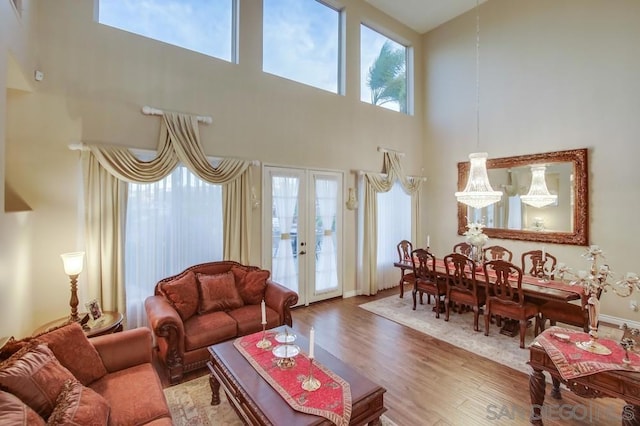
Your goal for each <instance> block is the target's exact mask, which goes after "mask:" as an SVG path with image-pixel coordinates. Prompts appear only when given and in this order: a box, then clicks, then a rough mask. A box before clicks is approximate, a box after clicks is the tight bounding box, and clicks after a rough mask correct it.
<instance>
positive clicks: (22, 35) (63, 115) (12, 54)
mask: <svg viewBox="0 0 640 426" xmlns="http://www.w3.org/2000/svg"><path fill="white" fill-rule="evenodd" d="M93 3H94V2H93V1H90V0H86V1H72V0H61V1H56V2H49V1H26V0H23V1H22V2H21V4H22V10H23V11H22V17H21V18H20V19H18V18H17V16H16V13H15V10H14V9H13V6H12V2H11V0H6V1H2V2H1V3H0V35H1V37H0V49H2V52H3V54H2V55H0V80H2V81H5V82H7V83H6V93H7V96H6V97H2V99H1V100H0V128H2V129H3V131H2V132H1V134H0V176H2V177H0V183H2V185H0V187H1V188H2V191H5V192H6V191H7V189H6V188H7V187H8V188H11V192H13V193H16V194H17V195H18V196H19V197H20V198H21V199H22V200H24V202H25V204H27V205H28V206H29V208H30V209H24V211H17V212H8V211H6V205H5V209H3V210H2V211H3V213H1V214H0V235H2V237H1V242H0V271H2V274H0V276H1V277H2V278H0V295H1V297H0V300H1V302H0V305H1V307H2V309H1V310H0V311H1V313H0V318H1V321H0V336H11V335H17V336H22V335H28V334H30V333H31V332H32V331H33V330H34V329H36V328H37V327H38V326H39V325H41V324H43V323H45V322H48V321H50V320H52V319H54V318H58V317H61V316H64V315H66V314H67V313H68V302H69V293H68V284H69V282H68V277H67V276H66V275H65V274H64V271H63V269H62V267H61V262H60V258H59V255H60V253H64V252H69V251H74V250H82V249H83V245H84V235H83V231H82V230H83V227H84V220H85V219H84V217H83V215H82V214H81V212H80V210H79V208H78V206H79V205H81V199H80V194H81V189H80V188H81V180H80V176H81V173H80V171H79V164H80V163H79V154H78V152H76V151H71V150H69V148H68V145H69V144H70V143H75V142H80V141H82V142H92V143H106V144H115V145H122V146H128V147H134V148H139V149H154V148H155V146H156V145H155V144H156V140H157V133H158V129H159V126H160V122H159V120H158V119H157V117H149V116H146V115H144V114H142V113H141V112H140V109H141V108H142V107H143V106H145V105H151V106H154V107H159V108H164V109H166V110H173V111H187V112H190V113H194V114H202V115H208V116H212V117H213V124H211V125H201V126H200V135H201V140H202V144H203V147H204V150H205V152H207V153H208V154H211V155H216V156H221V157H233V158H243V159H247V160H259V161H260V162H262V163H267V164H279V165H287V166H291V167H301V168H327V169H331V170H338V171H342V172H343V173H344V174H345V180H344V182H345V185H344V186H345V188H348V187H353V186H355V179H356V177H355V176H354V174H353V173H352V171H353V170H373V171H375V170H380V166H381V163H382V158H381V154H380V152H378V151H377V147H379V146H383V147H388V148H392V149H395V150H398V151H401V152H404V153H405V156H404V157H403V159H402V161H403V166H404V168H405V170H407V172H408V173H409V174H412V175H424V176H426V177H427V178H428V181H427V182H426V185H425V186H424V189H423V193H422V194H421V197H422V199H423V200H424V201H423V209H422V211H421V215H420V218H419V221H418V223H417V224H416V228H417V230H416V231H415V232H416V238H417V239H418V241H421V240H423V239H424V235H426V234H427V233H428V234H429V235H430V240H431V244H430V245H431V247H432V249H433V250H434V251H435V252H436V253H442V254H444V253H445V252H446V251H448V250H450V248H451V247H452V246H453V245H454V244H455V243H457V242H459V241H460V240H462V237H461V236H460V235H458V234H457V231H456V230H457V221H456V220H455V218H456V212H457V203H456V200H455V198H454V196H453V193H454V192H455V191H456V190H457V168H456V164H457V163H458V162H460V161H466V160H467V156H468V154H469V153H470V152H475V151H487V152H488V153H489V155H490V158H500V157H507V156H513V155H524V154H533V153H543V152H551V151H559V150H565V149H578V148H588V149H589V178H590V182H589V183H590V185H589V200H590V201H589V240H590V241H589V243H592V244H599V245H600V246H601V247H603V249H604V250H605V252H606V256H607V259H609V260H610V262H611V264H612V266H613V267H614V268H615V270H616V271H617V272H620V273H622V272H624V271H634V270H636V271H637V270H638V267H637V263H636V262H635V260H636V256H635V249H634V238H633V237H634V231H633V229H634V228H633V227H632V226H631V225H632V224H633V223H634V222H633V221H632V220H633V215H634V212H635V211H637V210H638V208H639V207H640V199H639V197H637V182H638V177H637V171H636V170H637V168H636V164H635V162H636V161H635V159H636V158H637V157H638V155H640V147H639V146H638V144H637V143H636V140H635V139H636V138H635V136H636V135H637V134H638V132H637V131H638V130H640V129H639V128H638V127H639V126H640V125H639V124H638V120H637V116H638V112H639V111H638V109H639V108H640V107H639V104H638V102H637V99H638V98H639V96H638V95H640V83H639V82H638V79H637V75H638V74H639V73H638V71H640V59H639V56H638V54H637V47H636V43H634V42H632V41H634V40H638V39H639V36H640V30H639V29H638V28H637V25H636V18H637V17H638V16H639V15H640V5H639V4H638V3H637V2H636V1H634V0H616V1H615V2H610V1H604V0H586V1H584V0H564V1H562V2H558V1H555V0H543V1H540V0H538V1H530V2H523V1H518V2H513V1H510V0H490V1H488V2H484V3H482V4H481V6H480V16H481V49H480V52H481V55H480V58H481V60H480V140H479V142H477V138H476V131H477V129H476V99H475V89H476V81H477V78H476V68H475V59H476V56H475V48H476V21H475V20H476V14H475V12H474V11H473V10H470V11H469V12H467V13H465V14H463V15H461V16H459V17H457V18H455V19H453V20H451V21H449V22H447V23H445V24H443V25H442V26H439V27H438V28H435V29H433V30H431V31H429V32H427V33H425V34H420V33H418V32H416V31H414V30H411V29H410V28H409V27H407V26H405V25H403V24H402V23H400V22H398V21H396V20H394V19H392V18H390V17H389V16H387V15H385V14H384V13H382V12H381V11H379V10H377V9H375V8H373V7H372V6H371V5H370V4H369V3H367V2H365V1H362V0H353V1H346V0H345V1H343V2H342V3H343V4H344V6H345V7H346V10H347V22H346V40H347V51H351V50H353V51H357V50H358V49H359V48H358V46H359V43H358V33H359V26H360V23H361V22H368V23H370V24H374V23H375V25H377V26H380V27H382V28H384V29H385V30H387V31H389V32H390V33H392V34H395V35H397V36H399V37H401V38H402V39H403V40H405V41H406V42H407V43H408V44H410V45H411V46H412V47H413V53H414V64H415V79H414V85H413V89H414V107H413V114H410V115H407V114H401V113H398V112H395V111H389V110H386V109H382V108H377V107H374V106H372V105H370V104H367V103H363V102H361V101H360V95H359V91H358V90H357V89H356V88H357V87H358V85H359V71H358V70H357V68H358V59H357V57H351V56H349V55H347V63H346V67H345V72H346V83H347V84H346V92H345V95H344V96H342V95H336V94H332V93H328V92H325V91H322V90H318V89H315V88H312V87H309V86H306V85H303V84H299V83H295V82H291V81H289V80H286V79H282V78H279V77H276V76H273V75H270V74H266V73H262V72H261V71H260V70H261V68H262V63H261V58H262V40H261V32H260V28H261V27H262V15H261V5H260V4H259V3H260V2H241V6H240V41H241V43H240V61H239V63H238V64H231V63H229V62H226V61H221V60H217V59H214V58H210V57H206V56H204V55H200V54H196V53H194V52H191V51H187V50H184V49H179V48H176V47H174V46H168V45H165V44H163V43H158V42H155V41H153V40H149V39H145V38H142V37H138V36H135V35H133V34H130V33H126V32H123V31H119V30H116V29H113V28H108V27H104V26H101V25H99V24H97V23H96V22H95V21H94V4H93ZM470 3H472V4H471V5H470V9H472V8H473V6H474V5H475V2H473V1H472V2H470ZM16 69H17V70H18V71H19V72H18V74H17V76H16V73H15V71H16ZM35 70H41V71H42V72H43V73H44V79H43V80H42V81H40V82H38V81H35V80H34V78H33V73H34V71H35ZM352 86H353V87H352ZM274 102H277V106H274ZM256 175H259V173H256ZM345 192H346V191H345ZM619 195H620V196H623V195H624V198H621V197H619ZM0 198H1V199H2V200H3V202H4V200H5V199H6V194H5V197H0ZM343 218H344V226H343V229H344V234H343V236H342V238H343V241H344V248H343V253H344V256H343V257H344V258H343V262H344V271H343V274H342V280H343V283H344V289H343V292H344V293H345V294H346V295H353V294H358V293H359V292H360V291H361V289H360V288H359V287H358V284H357V279H356V271H357V257H356V252H357V226H356V224H357V213H356V211H351V210H347V209H345V210H344V212H343ZM262 227H263V225H262V220H261V218H260V217H259V215H254V217H253V219H252V233H253V234H254V235H262V234H263V229H262ZM418 230H419V233H418ZM421 242H422V243H424V241H421ZM500 243H502V244H503V245H508V246H509V247H510V248H511V249H512V250H513V251H514V252H524V251H526V250H528V249H532V248H538V247H539V244H535V243H531V242H527V241H515V240H505V241H500ZM546 248H547V250H549V251H550V252H553V253H554V254H556V255H557V256H558V257H559V258H562V259H563V261H565V262H567V263H570V264H571V266H572V267H575V268H578V267H579V266H580V265H581V264H580V261H581V260H580V259H581V258H580V255H581V254H582V252H583V250H584V248H583V247H580V246H574V245H560V244H547V246H546ZM250 255H251V258H250V263H251V264H255V265H260V263H261V260H262V258H263V253H262V245H261V242H260V238H254V239H253V240H252V246H251V248H250ZM79 285H80V290H79V291H80V296H81V297H80V298H81V300H82V301H84V300H87V299H89V298H90V297H95V289H93V288H91V287H90V284H89V283H88V282H87V279H86V278H85V277H83V276H81V277H80V280H79ZM628 300H629V299H620V298H617V297H615V296H614V295H612V294H606V295H604V296H603V297H602V301H601V302H602V314H603V315H606V316H608V317H609V319H610V320H614V319H619V320H625V321H628V322H638V321H640V316H639V314H638V312H635V311H632V310H630V309H629V303H628Z"/></svg>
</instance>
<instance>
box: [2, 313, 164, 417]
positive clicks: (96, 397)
mask: <svg viewBox="0 0 640 426" xmlns="http://www.w3.org/2000/svg"><path fill="white" fill-rule="evenodd" d="M152 348H153V347H152V335H151V331H150V330H149V329H148V328H136V329H132V330H125V331H123V332H120V333H114V334H108V335H104V336H99V337H94V338H91V339H88V338H87V337H86V336H85V334H84V332H83V331H82V327H81V326H80V325H79V324H78V323H75V322H74V323H70V324H68V325H64V326H62V327H59V328H56V329H54V330H51V331H48V332H45V333H43V334H40V335H37V336H34V337H28V338H25V339H21V340H16V339H14V338H11V339H10V340H9V342H8V343H7V344H5V345H4V346H3V348H1V349H0V424H3V425H4V424H7V425H10V424H28V425H45V424H47V425H145V424H146V425H154V426H162V425H167V426H169V425H171V424H172V419H171V413H170V411H169V408H168V405H167V401H166V399H165V396H164V392H163V390H162V384H161V382H160V379H159V377H158V374H157V372H156V371H155V369H154V367H153V365H152V363H151V359H152V354H153V352H152Z"/></svg>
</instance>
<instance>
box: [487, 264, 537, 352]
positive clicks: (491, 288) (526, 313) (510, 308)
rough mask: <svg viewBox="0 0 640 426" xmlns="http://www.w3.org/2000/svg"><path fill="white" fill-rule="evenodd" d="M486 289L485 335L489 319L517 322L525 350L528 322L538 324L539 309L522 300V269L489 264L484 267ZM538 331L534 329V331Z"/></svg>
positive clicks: (512, 265) (508, 265)
mask: <svg viewBox="0 0 640 426" xmlns="http://www.w3.org/2000/svg"><path fill="white" fill-rule="evenodd" d="M483 269H484V276H485V280H486V288H487V302H486V305H485V309H484V335H485V336H488V335H489V323H490V319H491V316H492V315H496V316H497V317H500V318H501V317H506V318H510V319H513V320H517V321H518V322H519V324H520V347H521V348H524V335H525V332H526V330H527V322H528V321H529V320H530V319H532V318H536V321H537V320H538V318H539V317H538V305H537V304H535V303H532V302H529V301H527V300H525V297H524V292H523V291H522V275H523V273H522V269H520V268H519V267H517V266H516V265H514V264H513V263H511V262H507V261H506V260H490V261H488V262H485V263H484V264H483ZM536 329H537V327H536Z"/></svg>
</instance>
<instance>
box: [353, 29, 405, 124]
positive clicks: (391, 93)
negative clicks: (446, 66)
mask: <svg viewBox="0 0 640 426" xmlns="http://www.w3.org/2000/svg"><path fill="white" fill-rule="evenodd" d="M409 53H410V50H409V49H408V48H407V47H406V46H403V45H402V44H400V43H397V42H395V41H393V40H391V39H390V38H388V37H385V36H383V35H382V34H380V33H379V32H377V31H374V30H372V29H371V28H369V27H367V26H366V25H361V26H360V87H361V90H360V100H362V101H363V102H368V103H370V104H373V105H378V106H381V107H383V108H388V109H391V110H394V111H400V112H403V113H408V112H409V105H410V102H409V101H410V98H409V96H408V94H410V92H409V90H408V84H407V82H408V79H407V68H408V67H407V64H408V62H409V61H408V58H409Z"/></svg>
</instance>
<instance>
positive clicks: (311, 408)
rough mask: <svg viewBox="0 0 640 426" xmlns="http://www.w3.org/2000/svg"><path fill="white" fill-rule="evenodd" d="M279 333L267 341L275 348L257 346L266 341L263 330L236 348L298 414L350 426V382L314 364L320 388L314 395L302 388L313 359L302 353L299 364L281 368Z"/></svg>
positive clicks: (237, 342) (237, 343)
mask: <svg viewBox="0 0 640 426" xmlns="http://www.w3.org/2000/svg"><path fill="white" fill-rule="evenodd" d="M275 335H276V333H275V332H273V331H271V332H269V331H267V333H266V334H265V338H266V339H268V340H269V341H270V342H271V347H269V348H267V349H260V348H258V347H256V343H257V342H258V341H259V340H260V339H262V331H260V332H258V333H254V334H250V335H248V336H243V337H239V338H237V339H236V340H235V341H234V342H233V345H234V346H235V347H236V349H238V351H239V352H240V353H241V354H242V355H243V356H244V357H245V358H246V360H247V361H249V363H250V364H251V365H252V366H253V368H255V370H256V371H257V372H258V373H259V374H260V375H261V376H262V378H264V379H265V380H266V381H267V383H269V384H270V385H271V386H272V387H273V388H274V389H275V390H276V391H277V392H278V393H279V394H280V396H282V398H284V400H285V401H287V403H288V404H289V405H290V406H291V408H293V409H294V410H296V411H300V412H303V413H307V414H313V415H316V416H321V417H324V418H326V419H328V420H330V421H332V422H333V423H335V424H336V425H339V426H343V425H348V424H349V420H350V419H351V402H352V401H351V387H350V386H349V383H348V382H346V381H345V380H344V379H342V378H341V377H339V376H338V375H337V374H335V373H334V372H332V371H331V370H329V369H327V368H326V367H324V366H323V365H322V364H319V363H318V362H317V360H314V362H313V377H314V378H315V379H317V380H319V381H320V388H319V389H318V390H316V391H313V392H310V391H306V390H304V389H302V382H303V381H304V379H305V378H307V377H308V376H309V365H310V360H309V358H308V357H307V356H306V354H304V353H302V352H301V353H300V354H298V355H297V356H296V357H295V358H294V359H295V365H294V366H293V367H291V368H287V369H281V368H280V367H278V366H277V365H276V361H278V358H277V357H276V356H275V355H273V353H272V350H273V348H275V347H276V346H277V345H279V343H278V342H276V340H275Z"/></svg>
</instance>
